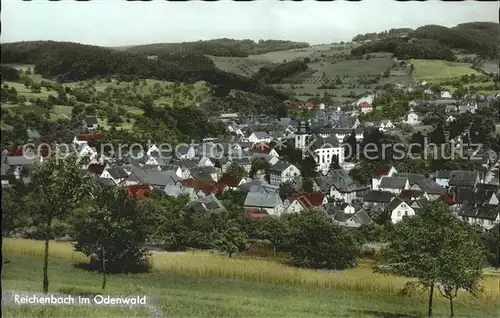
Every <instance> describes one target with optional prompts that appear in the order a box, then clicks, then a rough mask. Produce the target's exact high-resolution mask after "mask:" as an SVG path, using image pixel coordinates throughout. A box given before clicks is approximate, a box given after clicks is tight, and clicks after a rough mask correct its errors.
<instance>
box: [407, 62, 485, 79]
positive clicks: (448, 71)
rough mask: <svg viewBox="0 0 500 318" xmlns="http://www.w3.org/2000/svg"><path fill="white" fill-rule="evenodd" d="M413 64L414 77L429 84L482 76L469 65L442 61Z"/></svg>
mask: <svg viewBox="0 0 500 318" xmlns="http://www.w3.org/2000/svg"><path fill="white" fill-rule="evenodd" d="M410 63H412V64H413V67H414V71H413V74H412V75H413V76H414V77H415V78H417V79H419V80H425V81H428V82H440V81H443V80H448V79H451V78H453V77H460V76H463V75H470V74H475V75H480V73H479V72H478V71H476V70H473V69H472V68H471V67H470V66H471V64H469V63H456V62H448V61H441V60H410Z"/></svg>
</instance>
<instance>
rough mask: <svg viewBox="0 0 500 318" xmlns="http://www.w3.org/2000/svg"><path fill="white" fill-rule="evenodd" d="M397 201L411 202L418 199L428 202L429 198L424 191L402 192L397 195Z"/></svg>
mask: <svg viewBox="0 0 500 318" xmlns="http://www.w3.org/2000/svg"><path fill="white" fill-rule="evenodd" d="M398 199H399V200H401V201H403V202H412V201H416V200H420V199H426V200H429V197H428V196H427V194H426V193H425V192H424V191H421V190H412V189H410V190H403V191H401V193H400V194H399V195H398Z"/></svg>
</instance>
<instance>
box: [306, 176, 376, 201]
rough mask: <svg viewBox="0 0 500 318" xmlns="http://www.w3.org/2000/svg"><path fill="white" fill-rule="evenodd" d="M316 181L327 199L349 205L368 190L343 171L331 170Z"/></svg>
mask: <svg viewBox="0 0 500 318" xmlns="http://www.w3.org/2000/svg"><path fill="white" fill-rule="evenodd" d="M315 181H316V183H317V184H318V186H319V188H320V189H321V191H323V192H324V193H326V195H327V197H329V198H331V199H334V200H337V201H343V202H347V203H351V202H352V201H353V200H354V199H355V198H356V197H357V196H358V194H359V193H360V192H363V191H366V190H368V188H367V187H360V186H358V185H357V184H356V183H355V182H354V180H353V179H352V178H351V177H350V176H349V174H348V173H347V171H345V170H342V169H336V170H330V171H329V172H328V174H327V175H326V176H323V177H317V178H315Z"/></svg>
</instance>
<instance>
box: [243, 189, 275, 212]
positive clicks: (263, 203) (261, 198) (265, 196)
mask: <svg viewBox="0 0 500 318" xmlns="http://www.w3.org/2000/svg"><path fill="white" fill-rule="evenodd" d="M280 201H281V198H280V197H279V194H278V193H265V192H264V193H263V192H248V193H247V197H246V198H245V203H244V204H243V205H244V206H245V207H263V208H274V207H276V204H277V203H279V202H280Z"/></svg>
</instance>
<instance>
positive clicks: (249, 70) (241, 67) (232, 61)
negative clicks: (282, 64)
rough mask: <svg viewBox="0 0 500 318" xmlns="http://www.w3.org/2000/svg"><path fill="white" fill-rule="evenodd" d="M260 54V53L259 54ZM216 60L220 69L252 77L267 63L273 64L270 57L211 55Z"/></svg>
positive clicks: (216, 64)
mask: <svg viewBox="0 0 500 318" xmlns="http://www.w3.org/2000/svg"><path fill="white" fill-rule="evenodd" d="M257 56H258V55H257ZM209 57H210V59H212V61H214V63H215V66H216V67H218V68H219V69H221V70H223V71H225V72H229V73H234V74H238V75H241V76H248V77H251V76H252V75H253V74H255V73H257V71H258V70H259V69H260V68H261V67H263V66H266V65H271V64H273V62H272V61H270V60H268V59H264V58H262V59H258V58H247V57H232V56H209Z"/></svg>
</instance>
